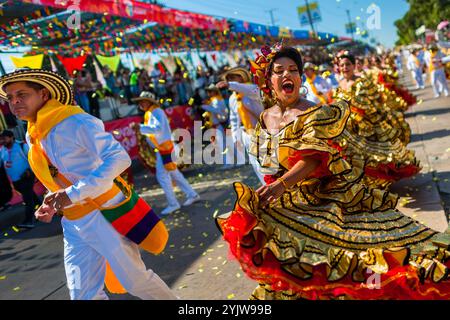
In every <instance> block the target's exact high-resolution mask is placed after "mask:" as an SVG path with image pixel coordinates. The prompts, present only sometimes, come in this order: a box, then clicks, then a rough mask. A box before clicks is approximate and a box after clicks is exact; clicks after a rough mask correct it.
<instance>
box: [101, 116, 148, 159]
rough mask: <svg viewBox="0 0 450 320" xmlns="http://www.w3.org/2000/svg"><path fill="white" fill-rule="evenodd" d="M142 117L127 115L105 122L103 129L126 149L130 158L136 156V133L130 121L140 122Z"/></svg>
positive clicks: (135, 157)
mask: <svg viewBox="0 0 450 320" xmlns="http://www.w3.org/2000/svg"><path fill="white" fill-rule="evenodd" d="M142 121H143V120H142V117H139V116H136V117H129V118H124V119H118V120H113V121H108V122H105V130H106V131H108V132H111V133H112V135H113V136H114V138H116V140H117V141H119V142H120V144H121V145H122V146H123V147H124V148H125V150H127V152H128V154H129V155H130V157H131V159H137V157H138V144H137V138H136V134H135V133H134V130H133V129H132V128H131V124H132V123H142Z"/></svg>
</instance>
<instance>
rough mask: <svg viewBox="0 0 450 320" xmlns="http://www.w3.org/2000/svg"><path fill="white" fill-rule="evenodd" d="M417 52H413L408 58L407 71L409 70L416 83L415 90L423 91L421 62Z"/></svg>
mask: <svg viewBox="0 0 450 320" xmlns="http://www.w3.org/2000/svg"><path fill="white" fill-rule="evenodd" d="M419 51H420V50H417V49H416V50H414V51H413V52H412V53H411V54H410V55H409V57H408V69H409V70H411V74H412V76H413V78H414V81H415V82H416V89H425V84H424V82H423V75H422V69H423V60H421V59H420V58H419V56H418V55H419Z"/></svg>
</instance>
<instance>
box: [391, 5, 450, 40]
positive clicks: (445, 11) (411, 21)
mask: <svg viewBox="0 0 450 320" xmlns="http://www.w3.org/2000/svg"><path fill="white" fill-rule="evenodd" d="M406 1H407V2H408V3H409V11H408V12H407V13H406V14H405V16H404V17H403V18H401V19H399V20H397V21H396V22H395V26H396V27H397V34H398V36H399V40H398V41H397V43H396V44H397V45H405V44H410V43H412V42H415V41H416V40H417V36H416V30H417V29H418V28H419V27H420V26H422V25H425V26H426V27H427V28H429V29H431V30H434V29H436V27H437V25H438V24H439V22H441V21H442V20H445V19H448V17H450V5H449V0H406Z"/></svg>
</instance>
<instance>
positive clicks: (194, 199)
mask: <svg viewBox="0 0 450 320" xmlns="http://www.w3.org/2000/svg"><path fill="white" fill-rule="evenodd" d="M197 201H200V196H199V195H198V194H197V195H195V196H194V197H190V198H188V199H187V200H186V201H185V202H184V203H183V207H187V206H190V205H191V204H193V203H195V202H197Z"/></svg>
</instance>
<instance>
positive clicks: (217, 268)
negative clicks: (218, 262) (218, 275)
mask: <svg viewBox="0 0 450 320" xmlns="http://www.w3.org/2000/svg"><path fill="white" fill-rule="evenodd" d="M211 269H213V270H219V267H212V268H211Z"/></svg>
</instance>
